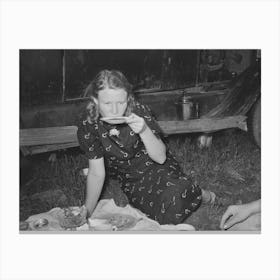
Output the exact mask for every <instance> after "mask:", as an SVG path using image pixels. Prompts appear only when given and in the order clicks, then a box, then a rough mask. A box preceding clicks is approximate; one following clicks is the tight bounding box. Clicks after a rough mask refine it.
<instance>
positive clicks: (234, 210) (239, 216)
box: [220, 204, 252, 230]
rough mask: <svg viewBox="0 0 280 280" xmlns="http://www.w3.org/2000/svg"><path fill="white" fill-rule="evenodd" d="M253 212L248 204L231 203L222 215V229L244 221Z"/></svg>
mask: <svg viewBox="0 0 280 280" xmlns="http://www.w3.org/2000/svg"><path fill="white" fill-rule="evenodd" d="M251 214H252V211H251V208H250V206H249V205H247V204H243V205H230V206H229V207H228V209H227V210H226V212H225V213H224V215H223V217H222V220H221V223H220V228H221V229H222V230H224V229H228V228H230V227H232V226H233V225H235V224H237V223H240V222H243V221H244V220H246V219H247V218H248V217H249V216H250V215H251Z"/></svg>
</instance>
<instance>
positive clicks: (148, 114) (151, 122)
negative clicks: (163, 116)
mask: <svg viewBox="0 0 280 280" xmlns="http://www.w3.org/2000/svg"><path fill="white" fill-rule="evenodd" d="M135 114H137V115H139V116H141V117H142V118H144V120H145V122H146V124H147V125H148V126H149V128H150V129H151V130H152V132H153V133H154V134H155V135H156V136H157V138H160V139H162V137H163V132H162V130H161V128H160V126H159V124H158V122H157V120H156V118H155V117H154V115H153V113H152V111H151V109H150V107H149V106H148V105H143V104H139V103H137V104H136V110H135Z"/></svg>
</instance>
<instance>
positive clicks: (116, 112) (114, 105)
mask: <svg viewBox="0 0 280 280" xmlns="http://www.w3.org/2000/svg"><path fill="white" fill-rule="evenodd" d="M112 113H113V114H114V115H117V114H118V106H117V104H113V107H112Z"/></svg>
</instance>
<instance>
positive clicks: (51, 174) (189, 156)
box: [20, 130, 261, 230]
mask: <svg viewBox="0 0 280 280" xmlns="http://www.w3.org/2000/svg"><path fill="white" fill-rule="evenodd" d="M196 139H197V135H191V136H190V135H180V136H170V137H168V139H167V144H168V146H169V149H170V150H171V152H172V153H173V155H174V156H175V157H176V159H177V160H178V162H179V163H180V165H181V167H182V169H183V171H184V172H185V173H186V174H189V175H191V176H193V178H194V179H195V180H196V181H197V182H199V184H200V186H201V188H203V189H209V190H211V191H214V192H215V193H216V194H217V195H218V196H219V198H220V200H221V201H222V202H223V205H224V206H222V207H219V208H215V207H210V206H201V207H200V208H199V209H198V210H197V211H196V212H195V213H194V214H193V215H192V216H191V217H190V218H189V219H188V220H187V221H186V223H190V224H192V225H194V226H195V228H196V229H197V230H217V229H219V222H220V219H221V216H222V214H223V212H224V211H225V210H226V208H227V206H228V205H230V204H241V203H246V202H249V201H252V200H255V199H259V198H260V196H261V194H260V193H261V155H260V154H261V153H260V150H259V149H258V148H257V147H256V146H255V145H254V144H253V143H252V141H251V139H250V138H249V137H248V134H246V133H244V132H242V131H238V130H227V131H223V132H218V133H216V134H215V136H214V139H213V144H212V146H211V147H210V148H209V149H199V148H198V147H197V145H196ZM48 157H49V155H46V154H43V155H39V156H34V157H32V158H31V160H30V161H29V166H27V167H25V168H24V167H23V166H22V165H21V191H20V219H21V220H25V219H26V218H28V217H29V216H30V215H33V214H37V213H41V212H46V211H48V210H50V209H51V208H54V207H66V206H80V205H82V204H83V203H84V199H85V185H86V180H85V178H84V177H83V176H82V175H81V174H80V171H81V169H82V168H85V167H87V160H86V158H85V157H84V156H83V155H82V154H81V153H80V151H79V149H71V150H68V151H64V152H59V153H57V160H56V161H55V162H52V163H51V162H49V161H48ZM102 198H114V199H115V202H116V203H117V204H118V205H120V206H124V205H125V204H126V203H127V199H126V197H125V196H124V194H123V193H122V192H121V190H120V188H119V186H118V184H117V182H114V181H112V182H111V184H110V185H109V186H108V187H107V188H106V189H105V190H104V191H103V193H102Z"/></svg>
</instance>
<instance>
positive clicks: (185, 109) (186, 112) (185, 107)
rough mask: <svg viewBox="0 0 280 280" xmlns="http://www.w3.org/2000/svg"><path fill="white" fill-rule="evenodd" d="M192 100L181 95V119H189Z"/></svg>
mask: <svg viewBox="0 0 280 280" xmlns="http://www.w3.org/2000/svg"><path fill="white" fill-rule="evenodd" d="M192 111H193V102H191V101H190V97H189V96H185V95H183V97H182V115H183V120H189V119H190V118H191V116H192Z"/></svg>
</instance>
